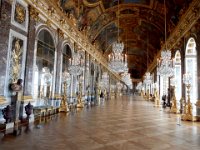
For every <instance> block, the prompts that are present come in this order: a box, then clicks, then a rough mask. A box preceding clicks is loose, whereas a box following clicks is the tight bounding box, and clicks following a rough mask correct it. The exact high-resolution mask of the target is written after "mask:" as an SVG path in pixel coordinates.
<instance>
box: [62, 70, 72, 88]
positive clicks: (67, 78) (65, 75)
mask: <svg viewBox="0 0 200 150" xmlns="http://www.w3.org/2000/svg"><path fill="white" fill-rule="evenodd" d="M70 81H71V77H70V74H69V73H68V72H67V71H64V72H63V73H62V82H63V83H64V82H66V83H67V85H69V84H70Z"/></svg>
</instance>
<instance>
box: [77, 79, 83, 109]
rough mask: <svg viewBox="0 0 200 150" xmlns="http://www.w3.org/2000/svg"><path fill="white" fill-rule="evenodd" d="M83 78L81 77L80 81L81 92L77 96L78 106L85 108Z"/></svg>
mask: <svg viewBox="0 0 200 150" xmlns="http://www.w3.org/2000/svg"><path fill="white" fill-rule="evenodd" d="M82 80H83V79H82V78H80V82H79V94H78V97H77V104H76V108H83V107H84V104H83V101H82Z"/></svg>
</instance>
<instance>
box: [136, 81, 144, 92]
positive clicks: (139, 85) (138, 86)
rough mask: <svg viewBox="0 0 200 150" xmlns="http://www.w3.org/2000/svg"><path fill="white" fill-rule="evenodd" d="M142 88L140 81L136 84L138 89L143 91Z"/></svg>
mask: <svg viewBox="0 0 200 150" xmlns="http://www.w3.org/2000/svg"><path fill="white" fill-rule="evenodd" d="M142 88H143V85H142V82H139V83H138V84H137V86H136V90H139V91H141V90H142Z"/></svg>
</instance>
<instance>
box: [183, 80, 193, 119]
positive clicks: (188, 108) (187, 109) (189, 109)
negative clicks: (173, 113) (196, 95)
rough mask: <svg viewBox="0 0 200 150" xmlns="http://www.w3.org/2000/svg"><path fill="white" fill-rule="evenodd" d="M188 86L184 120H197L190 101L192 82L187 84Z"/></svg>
mask: <svg viewBox="0 0 200 150" xmlns="http://www.w3.org/2000/svg"><path fill="white" fill-rule="evenodd" d="M186 87H187V97H188V99H187V103H186V104H185V106H184V114H183V115H182V116H181V119H182V120H185V121H186V120H188V121H195V119H194V117H193V115H192V103H191V102H190V87H191V86H190V84H187V85H186Z"/></svg>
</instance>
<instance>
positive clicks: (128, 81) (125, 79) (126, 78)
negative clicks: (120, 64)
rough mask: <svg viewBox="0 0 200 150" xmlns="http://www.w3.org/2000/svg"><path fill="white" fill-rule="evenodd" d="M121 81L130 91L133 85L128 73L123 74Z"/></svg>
mask: <svg viewBox="0 0 200 150" xmlns="http://www.w3.org/2000/svg"><path fill="white" fill-rule="evenodd" d="M122 81H123V82H124V83H125V84H126V85H127V86H128V87H129V88H130V89H132V87H133V83H132V80H131V76H130V73H128V72H125V73H123V74H122Z"/></svg>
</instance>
